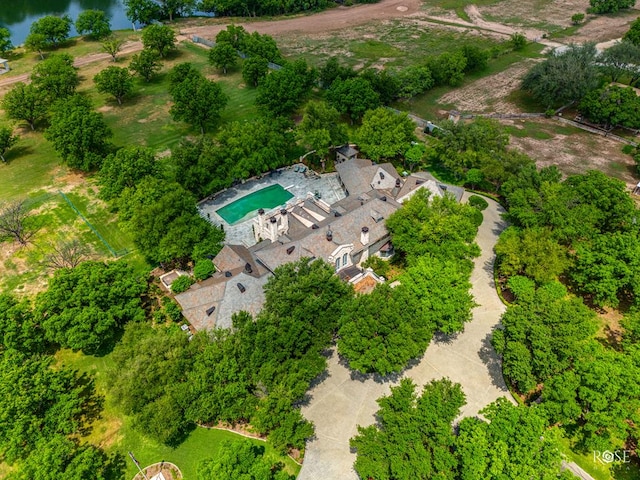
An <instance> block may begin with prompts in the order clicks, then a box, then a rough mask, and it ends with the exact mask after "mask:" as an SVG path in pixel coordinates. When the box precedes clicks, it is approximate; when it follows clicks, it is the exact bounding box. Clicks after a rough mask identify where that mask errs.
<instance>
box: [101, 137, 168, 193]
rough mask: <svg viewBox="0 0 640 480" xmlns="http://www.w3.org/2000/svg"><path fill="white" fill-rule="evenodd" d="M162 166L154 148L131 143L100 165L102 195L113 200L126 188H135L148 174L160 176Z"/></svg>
mask: <svg viewBox="0 0 640 480" xmlns="http://www.w3.org/2000/svg"><path fill="white" fill-rule="evenodd" d="M159 173H160V167H159V165H158V162H157V161H156V158H155V155H154V153H153V150H151V149H150V148H147V147H139V146H135V145H130V146H128V147H124V148H121V149H120V150H118V151H117V152H116V153H115V154H111V155H109V156H107V157H106V158H105V159H104V162H103V163H102V167H100V174H99V183H100V196H101V197H102V198H104V199H105V200H112V199H114V198H117V197H118V196H120V194H121V193H122V191H123V190H124V189H125V188H134V187H135V186H136V185H137V184H138V182H139V181H140V180H142V179H143V178H144V177H146V176H147V175H151V176H158V175H159Z"/></svg>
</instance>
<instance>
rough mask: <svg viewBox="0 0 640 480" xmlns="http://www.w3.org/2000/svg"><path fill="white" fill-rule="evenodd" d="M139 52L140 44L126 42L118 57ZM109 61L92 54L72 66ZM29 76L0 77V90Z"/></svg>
mask: <svg viewBox="0 0 640 480" xmlns="http://www.w3.org/2000/svg"><path fill="white" fill-rule="evenodd" d="M139 50H142V42H126V43H125V44H124V45H123V46H122V50H120V53H119V54H118V55H126V54H128V53H133V52H137V51H139ZM110 59H111V55H109V54H108V53H93V54H91V55H85V56H84V57H78V58H76V59H75V60H74V62H73V65H74V66H76V67H78V68H79V67H83V66H85V65H88V64H90V63H94V62H100V61H104V60H110ZM8 75H11V73H9V74H8ZM30 75H31V74H30V73H23V74H21V75H15V76H8V77H0V88H2V87H5V86H8V85H13V84H14V83H18V82H26V81H28V80H29V76H30Z"/></svg>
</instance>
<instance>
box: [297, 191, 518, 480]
mask: <svg viewBox="0 0 640 480" xmlns="http://www.w3.org/2000/svg"><path fill="white" fill-rule="evenodd" d="M468 196H469V195H468V193H465V195H464V197H463V201H466V199H467V198H468ZM487 201H488V202H489V207H488V208H487V209H486V210H485V211H484V212H482V213H483V214H484V221H483V223H482V225H481V226H480V228H479V231H478V236H477V238H476V242H477V243H478V245H479V246H480V248H481V250H482V254H481V255H480V257H478V258H477V259H475V267H474V270H473V273H472V274H471V283H472V285H473V287H472V293H473V296H474V297H475V301H476V303H477V304H478V307H476V308H475V309H474V310H473V320H472V321H471V322H469V323H468V324H467V325H466V326H465V330H464V332H462V333H460V334H459V335H457V336H455V337H438V338H435V339H434V340H433V341H432V342H431V344H430V345H429V347H428V349H427V351H426V353H425V355H424V356H423V357H422V359H421V360H420V361H419V362H418V363H417V364H416V365H414V366H412V367H411V368H409V369H408V370H406V371H405V372H403V374H402V376H406V377H410V378H412V379H413V380H414V381H415V382H416V383H417V384H418V385H419V386H420V387H422V386H423V385H425V384H426V383H428V382H430V381H431V380H433V379H439V378H442V377H449V378H450V379H451V380H452V381H454V382H458V383H460V384H461V385H462V388H463V390H464V393H465V395H466V396H467V404H466V405H465V406H464V407H463V409H462V416H473V415H476V414H477V413H478V412H479V411H480V410H481V409H482V408H484V407H485V406H486V405H488V404H489V403H491V402H493V401H494V400H496V399H497V398H499V397H503V396H506V397H507V398H509V399H510V400H511V401H513V399H512V397H511V395H510V393H509V391H508V389H507V388H506V385H505V384H504V380H503V378H502V371H501V366H500V360H499V358H498V356H497V354H496V353H495V351H494V350H493V347H492V346H491V344H490V338H491V332H492V330H493V329H494V328H495V326H496V325H498V323H499V320H500V316H501V315H502V313H503V312H504V310H505V307H504V305H503V304H502V302H501V301H500V298H499V297H498V295H497V294H496V291H495V288H494V281H493V260H494V253H493V247H494V245H495V243H496V241H497V240H498V236H499V235H500V232H501V231H502V230H503V229H504V228H505V223H504V221H503V220H502V218H501V214H502V213H504V210H503V209H502V207H500V205H498V204H497V203H496V202H494V201H492V200H489V199H487ZM399 379H400V376H397V377H395V378H376V377H373V376H366V377H365V376H358V375H354V374H352V373H351V372H350V371H349V369H348V368H347V367H346V366H345V365H344V364H343V363H341V361H340V359H339V358H338V355H337V354H336V353H335V351H334V352H332V356H331V358H330V359H329V368H328V372H327V374H326V376H325V377H324V378H323V379H321V380H320V381H319V382H318V384H317V385H315V386H314V387H313V388H311V389H310V390H309V402H308V403H307V404H306V405H305V406H304V407H303V408H302V413H303V415H304V416H305V417H306V418H307V419H309V420H311V421H312V422H313V423H314V424H315V427H316V437H315V438H314V439H312V440H311V441H309V442H308V443H307V451H306V455H305V461H304V465H303V466H302V470H301V471H300V474H299V475H298V479H299V480H356V479H357V478H358V476H357V474H356V472H355V471H354V469H353V462H354V460H355V454H354V453H352V452H351V451H350V449H349V439H350V438H351V437H352V436H354V435H356V434H357V426H358V425H361V426H367V425H371V424H373V423H374V422H375V418H374V415H375V412H376V411H377V410H378V404H377V403H376V399H377V398H379V397H381V396H382V395H387V394H388V393H389V391H390V387H391V386H393V385H396V384H397V383H398V381H399Z"/></svg>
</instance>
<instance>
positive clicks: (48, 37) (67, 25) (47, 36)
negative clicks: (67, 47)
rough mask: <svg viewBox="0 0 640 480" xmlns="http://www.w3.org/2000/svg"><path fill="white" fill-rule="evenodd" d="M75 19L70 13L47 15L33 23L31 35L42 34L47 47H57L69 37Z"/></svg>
mask: <svg viewBox="0 0 640 480" xmlns="http://www.w3.org/2000/svg"><path fill="white" fill-rule="evenodd" d="M72 24H73V21H72V20H71V18H70V17H69V16H68V15H64V16H62V17H56V16H53V15H47V16H45V17H42V18H40V19H38V20H36V21H35V22H33V23H32V24H31V29H30V30H29V32H30V34H31V35H41V36H42V37H43V38H44V40H45V44H46V46H47V47H57V46H58V45H59V44H60V43H62V42H64V41H65V40H66V39H67V38H69V32H70V31H71V25H72Z"/></svg>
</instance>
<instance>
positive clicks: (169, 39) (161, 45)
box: [142, 25, 176, 58]
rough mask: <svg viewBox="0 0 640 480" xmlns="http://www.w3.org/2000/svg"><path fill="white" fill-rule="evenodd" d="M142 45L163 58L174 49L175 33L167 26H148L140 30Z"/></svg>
mask: <svg viewBox="0 0 640 480" xmlns="http://www.w3.org/2000/svg"><path fill="white" fill-rule="evenodd" d="M142 44H143V45H144V48H148V49H151V50H154V51H155V52H157V53H158V55H160V56H161V57H163V58H164V57H166V56H167V54H168V53H169V52H170V51H172V50H175V49H176V32H175V31H174V30H173V29H172V28H171V27H169V26H167V25H149V26H147V27H145V28H144V30H142Z"/></svg>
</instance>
